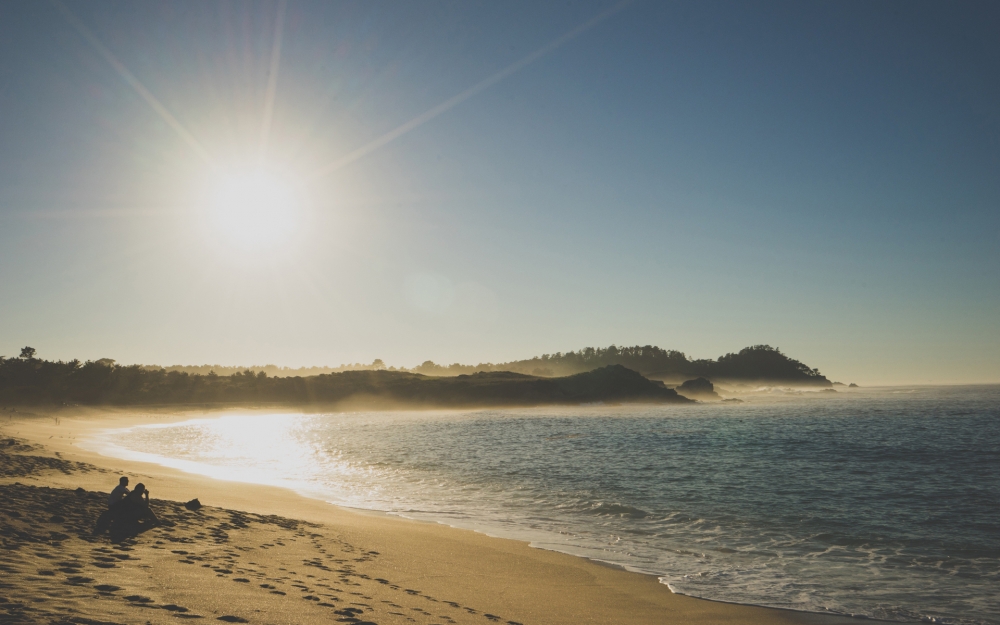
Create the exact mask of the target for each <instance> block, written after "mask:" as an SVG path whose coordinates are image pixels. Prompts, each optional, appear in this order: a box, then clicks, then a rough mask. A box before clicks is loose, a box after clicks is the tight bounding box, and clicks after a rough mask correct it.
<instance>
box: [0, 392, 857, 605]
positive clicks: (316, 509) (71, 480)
mask: <svg viewBox="0 0 1000 625" xmlns="http://www.w3.org/2000/svg"><path fill="white" fill-rule="evenodd" d="M239 410H240V412H245V411H246V410H247V409H246V408H243V409H239ZM267 410H268V411H269V412H275V411H274V410H273V409H271V408H268V409H267ZM39 412H41V411H39ZM288 412H298V411H295V410H288ZM229 413H231V411H218V410H211V411H200V410H194V411H176V410H144V411H134V410H120V411H110V410H106V409H103V410H102V409H92V410H79V409H78V410H70V409H66V408H64V409H60V410H55V411H50V412H48V414H35V415H30V416H29V415H24V414H23V413H15V414H14V415H10V414H8V415H5V416H8V419H3V420H0V436H3V437H15V438H19V439H24V440H26V441H28V442H29V443H31V444H34V445H41V446H43V447H44V449H43V450H42V451H35V452H32V453H43V454H45V455H47V456H50V457H51V456H53V455H54V456H55V457H57V458H59V459H61V460H66V461H70V462H79V463H85V464H88V465H91V466H94V467H97V468H98V469H100V470H101V471H103V472H104V473H102V474H100V475H99V476H98V475H94V474H93V473H87V474H77V473H72V474H55V475H50V474H38V475H32V476H29V477H21V478H16V479H15V478H9V477H6V476H5V477H0V484H7V485H9V484H12V483H13V482H15V481H18V482H21V483H22V484H24V483H25V482H31V485H34V486H39V487H42V486H49V487H51V488H69V489H72V488H77V487H80V486H81V485H82V486H83V487H85V488H86V489H88V490H90V489H94V490H100V491H103V492H106V491H107V490H110V488H111V486H113V485H114V479H113V477H114V474H120V473H125V474H129V475H132V476H134V477H133V484H134V483H135V482H136V481H145V482H146V484H147V485H148V486H149V488H150V489H151V491H152V496H153V498H154V502H155V501H156V500H165V501H175V502H176V501H187V500H189V499H192V498H196V497H197V498H199V499H200V500H201V503H203V504H205V505H206V506H212V507H218V509H226V510H237V511H242V512H245V513H251V514H265V515H274V514H277V515H280V516H282V517H287V518H291V519H299V520H301V521H303V522H308V523H316V524H318V525H320V526H322V527H324V528H325V529H329V530H332V531H334V532H336V533H337V534H338V535H340V536H342V537H345V538H347V539H348V541H349V542H350V543H351V544H362V543H364V544H365V545H366V547H367V548H368V549H369V551H373V552H378V553H379V554H381V555H379V556H378V560H379V561H380V566H378V567H376V569H378V570H380V571H383V572H384V574H380V575H379V577H380V578H388V579H392V577H391V576H390V573H389V572H391V573H392V574H394V575H393V576H395V577H397V578H398V577H399V574H400V573H405V577H406V579H408V580H420V582H419V583H420V584H421V585H422V586H423V587H424V588H423V589H422V591H421V592H422V593H423V595H424V596H430V595H434V596H438V595H450V596H451V597H454V598H455V602H457V603H460V604H461V605H465V606H470V605H473V604H479V608H478V609H475V611H477V612H478V613H479V614H480V615H479V616H478V619H473V620H472V621H471V622H483V621H484V620H486V619H489V620H491V621H492V620H495V619H493V618H490V617H491V616H495V615H503V616H504V618H503V620H504V621H506V622H508V623H525V624H526V625H528V624H534V623H579V622H593V623H604V622H616V623H637V624H639V623H642V624H645V623H668V622H684V623H789V624H791V623H797V624H813V623H815V624H830V625H834V624H838V623H839V624H847V623H855V622H857V620H858V619H856V618H852V617H849V616H840V615H829V614H822V613H815V612H800V611H795V610H789V609H783V608H767V607H760V606H753V605H746V604H735V603H728V602H725V601H715V600H711V599H701V598H694V597H690V596H688V595H682V594H676V593H673V592H672V591H671V589H670V588H669V587H668V586H667V584H666V583H662V582H660V580H659V578H658V577H656V576H654V575H650V574H646V573H641V572H635V571H630V570H629V569H627V568H626V567H623V566H621V565H618V564H615V563H611V562H605V561H600V560H596V559H590V558H586V557H582V556H576V555H571V554H567V553H564V552H559V551H555V550H552V549H549V548H534V547H532V546H530V545H529V544H528V543H525V542H521V541H517V540H514V539H509V538H496V537H492V536H489V535H488V534H486V533H484V532H482V531H475V530H467V529H460V528H456V527H453V526H450V525H446V524H444V523H441V522H434V521H424V520H420V519H409V518H406V517H403V516H401V515H395V514H390V513H384V512H379V511H371V510H364V509H353V508H343V507H338V506H335V505H333V504H330V503H327V502H325V501H322V500H319V499H312V498H309V497H306V496H303V495H300V494H299V493H296V492H294V491H292V490H290V489H287V488H283V487H278V486H268V485H261V484H255V483H249V482H229V481H223V480H220V479H215V478H210V477H206V476H204V475H200V474H193V473H187V472H184V471H182V470H180V469H175V468H171V467H167V466H163V465H159V464H153V463H149V462H140V461H136V460H126V459H119V458H115V457H111V456H105V455H102V454H100V453H99V452H96V451H92V450H87V449H83V448H81V447H79V446H78V443H79V442H81V441H80V439H81V438H82V437H85V436H87V435H88V433H93V432H95V431H96V430H99V429H112V428H126V427H133V426H136V425H151V424H168V423H176V422H181V421H187V420H191V419H197V418H217V417H220V416H224V415H226V414H229ZM15 416H16V417H17V419H16V420H15V419H14V417H15ZM0 511H2V510H0ZM138 541H139V543H142V542H143V537H142V536H140V537H139V539H138ZM172 582H173V583H174V584H178V585H181V586H183V583H182V582H181V581H180V580H177V579H173V580H172ZM220 583H221V582H220ZM416 584H417V582H416V581H412V582H410V581H407V585H409V586H411V587H415V586H416ZM406 592H407V593H409V591H408V590H407V591H406ZM407 596H410V595H409V594H407ZM0 607H2V604H0ZM376 607H378V606H376ZM416 609H417V608H414V610H416ZM470 609H473V608H470ZM465 614H466V615H467V616H468V615H471V613H469V612H466V613H465ZM482 615H490V616H486V617H485V618H484V617H483V616H482ZM300 617H301V618H303V619H305V620H300V621H293V622H309V621H310V620H312V618H314V617H309V616H307V615H306V614H304V613H303V614H301V615H300ZM365 618H375V619H376V620H377V622H379V623H382V622H411V621H412V620H413V615H412V614H411V615H409V616H407V618H405V619H404V618H402V616H400V615H398V614H396V613H393V612H391V611H389V612H387V613H385V614H379V612H378V610H375V614H373V615H372V616H371V617H368V616H366V617H365ZM453 618H457V617H453ZM499 618H500V617H499V616H497V619H499ZM272 620H273V619H272ZM868 620H871V619H868ZM233 622H237V621H233ZM250 622H257V621H256V619H252V618H251V619H250ZM260 622H264V621H260ZM427 622H428V623H431V622H445V621H441V620H440V619H438V620H437V621H434V620H428V621H427ZM451 622H458V621H455V620H452V621H451Z"/></svg>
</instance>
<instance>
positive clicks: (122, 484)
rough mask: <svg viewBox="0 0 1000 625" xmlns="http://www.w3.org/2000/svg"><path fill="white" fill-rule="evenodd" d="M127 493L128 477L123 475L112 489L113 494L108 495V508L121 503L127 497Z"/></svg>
mask: <svg viewBox="0 0 1000 625" xmlns="http://www.w3.org/2000/svg"><path fill="white" fill-rule="evenodd" d="M127 495H128V478H127V477H125V476H122V478H121V479H120V480H118V486H115V489H114V490H113V491H111V495H109V496H108V510H110V509H111V508H114V507H115V506H116V505H118V504H119V503H121V501H122V499H125V497H126V496H127Z"/></svg>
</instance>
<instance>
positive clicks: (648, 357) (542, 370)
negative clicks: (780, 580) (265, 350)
mask: <svg viewBox="0 0 1000 625" xmlns="http://www.w3.org/2000/svg"><path fill="white" fill-rule="evenodd" d="M608 365H623V366H624V367H627V368H629V369H632V370H633V371H638V372H639V373H641V374H643V375H644V376H647V377H651V378H654V379H659V380H669V381H672V382H675V383H679V382H682V381H684V380H689V379H692V378H699V377H703V378H707V379H709V380H714V381H716V382H718V381H726V380H733V381H745V382H762V383H786V384H799V385H821V386H829V385H830V381H829V380H828V379H827V378H826V377H824V376H823V375H822V374H820V372H819V370H817V369H810V368H809V367H808V366H806V365H805V364H803V363H801V362H799V361H798V360H794V359H792V358H789V357H788V356H786V355H785V354H783V353H781V350H779V349H777V348H774V347H771V346H770V345H754V346H751V347H747V348H744V349H741V350H740V351H739V352H737V353H735V354H732V353H730V354H726V355H724V356H720V357H719V359H718V360H711V359H700V360H692V359H689V358H688V357H687V355H686V354H684V352H679V351H676V350H672V349H662V348H659V347H655V346H652V345H645V346H639V345H636V346H634V347H616V346H614V345H611V346H610V347H603V348H602V347H597V348H595V347H585V348H583V349H581V350H578V351H570V352H566V353H561V352H558V353H555V354H544V355H542V356H536V357H534V358H529V359H526V360H514V361H511V362H502V363H498V364H493V363H488V362H487V363H479V364H477V365H463V364H459V363H455V364H451V365H439V364H436V363H434V362H432V361H430V360H428V361H426V362H424V363H422V364H420V365H418V366H416V367H413V368H411V369H407V368H405V367H401V368H398V369H397V368H395V367H387V366H386V365H385V363H384V362H383V361H382V360H381V359H376V360H375V361H374V362H372V363H371V364H362V363H354V364H346V365H340V366H339V367H302V368H298V369H292V368H288V367H278V366H275V365H264V366H252V367H223V366H221V365H200V366H181V365H174V366H170V367H165V368H164V370H166V371H168V372H174V371H176V372H181V373H190V374H198V375H208V374H210V373H212V372H214V373H215V374H217V375H221V376H228V375H233V374H237V373H238V374H241V375H242V374H243V372H244V371H251V372H253V373H255V374H260V373H265V374H267V376H268V377H296V376H297V377H305V376H314V375H321V374H324V373H340V372H345V371H380V370H383V369H384V370H387V371H408V372H410V373H421V374H423V375H429V376H457V375H463V374H465V375H470V374H473V373H480V372H486V371H512V372H515V373H524V374H527V375H534V376H539V377H558V376H567V375H573V374H575V373H583V372H585V371H592V370H594V369H597V368H599V367H606V366H608ZM147 368H148V369H151V370H156V369H160V367H154V366H150V367H147Z"/></svg>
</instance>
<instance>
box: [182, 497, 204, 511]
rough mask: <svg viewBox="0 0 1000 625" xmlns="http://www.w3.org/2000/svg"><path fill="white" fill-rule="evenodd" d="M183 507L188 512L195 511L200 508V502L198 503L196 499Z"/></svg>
mask: <svg viewBox="0 0 1000 625" xmlns="http://www.w3.org/2000/svg"><path fill="white" fill-rule="evenodd" d="M184 507H185V508H187V509H188V510H197V509H198V508H200V507H201V502H200V501H198V500H197V499H192V500H191V501H189V502H187V503H186V504H184Z"/></svg>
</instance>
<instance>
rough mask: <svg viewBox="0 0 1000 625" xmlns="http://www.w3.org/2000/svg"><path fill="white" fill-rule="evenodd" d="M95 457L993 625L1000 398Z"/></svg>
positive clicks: (545, 418) (933, 393)
mask: <svg viewBox="0 0 1000 625" xmlns="http://www.w3.org/2000/svg"><path fill="white" fill-rule="evenodd" d="M101 445H102V446H103V450H105V453H111V454H114V455H121V456H129V457H134V458H140V459H147V460H154V461H157V462H160V463H162V464H167V465H171V466H177V467H179V468H182V469H185V470H188V471H193V472H198V473H203V474H206V475H211V476H214V477H219V478H223V479H237V480H245V481H252V482H260V483H269V484H278V485H283V486H288V487H291V488H294V489H296V490H298V491H300V492H303V493H304V494H307V495H310V496H314V497H319V498H322V499H325V500H327V501H331V502H333V503H336V504H340V505H345V506H351V507H358V508H366V509H372V510H382V511H386V512H391V513H395V514H400V515H403V516H406V517H411V518H417V519H424V520H433V521H439V522H442V523H447V524H450V525H454V526H458V527H465V528H471V529H476V530H479V531H483V532H485V533H488V534H491V535H494V536H503V537H510V538H517V539H521V540H528V541H530V542H531V543H532V544H534V545H536V546H538V547H543V548H546V549H555V550H558V551H563V552H567V553H571V554H575V555H580V556H585V557H589V558H595V559H599V560H602V561H606V562H613V563H617V564H621V565H624V566H626V567H628V568H630V569H632V570H636V571H642V572H646V573H651V574H655V575H658V576H660V578H661V579H662V580H663V582H664V583H667V584H668V585H669V586H670V588H671V589H673V590H674V591H675V592H679V593H683V594H688V595H693V596H696V597H705V598H710V599H716V600H724V601H731V602H738V603H747V604H757V605H767V606H775V607H781V608H790V609H796V610H808V611H815V612H834V613H838V614H849V615H857V616H867V617H872V618H880V619H888V620H895V621H926V622H935V623H951V624H961V625H973V624H979V625H983V624H991V625H998V624H1000V592H998V589H1000V387H995V386H992V387H991V386H981V387H917V388H910V389H903V388H886V389H870V390H869V389H862V390H857V391H855V390H854V389H851V390H850V391H849V392H840V393H836V394H834V393H772V394H765V395H760V396H754V397H752V398H750V399H749V400H748V401H747V402H746V403H743V404H735V405H731V404H700V405H694V406H667V407H649V406H617V407H601V406H596V407H594V406H588V407H579V408H537V409H530V410H529V409H525V410H478V411H469V412H444V411H442V412H391V413H344V414H308V415H290V414H260V412H259V411H258V412H254V413H249V414H247V415H238V416H227V417H223V418H220V419H206V420H199V421H189V422H184V423H180V424H175V425H170V426H140V427H136V428H131V429H129V430H119V431H113V432H107V433H105V434H104V437H103V439H102V442H101ZM151 454H152V455H151Z"/></svg>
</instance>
